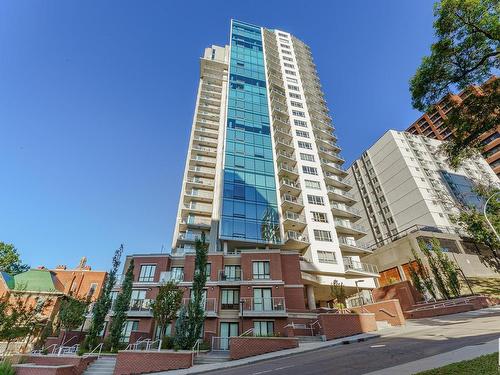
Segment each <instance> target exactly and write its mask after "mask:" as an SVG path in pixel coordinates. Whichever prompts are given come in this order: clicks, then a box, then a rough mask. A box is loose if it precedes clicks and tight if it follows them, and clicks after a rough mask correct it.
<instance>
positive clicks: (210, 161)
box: [189, 151, 217, 168]
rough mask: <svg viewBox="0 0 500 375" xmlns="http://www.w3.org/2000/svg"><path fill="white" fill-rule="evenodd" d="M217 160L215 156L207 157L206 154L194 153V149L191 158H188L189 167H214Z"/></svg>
mask: <svg viewBox="0 0 500 375" xmlns="http://www.w3.org/2000/svg"><path fill="white" fill-rule="evenodd" d="M216 162H217V159H216V158H209V157H206V156H201V155H198V154H196V151H195V152H193V153H192V155H191V159H189V165H190V166H191V167H196V166H203V167H212V168H214V167H215V164H216Z"/></svg>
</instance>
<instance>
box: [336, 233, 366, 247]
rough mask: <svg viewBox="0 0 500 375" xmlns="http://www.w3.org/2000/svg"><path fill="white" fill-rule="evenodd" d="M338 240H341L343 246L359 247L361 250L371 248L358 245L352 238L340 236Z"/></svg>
mask: <svg viewBox="0 0 500 375" xmlns="http://www.w3.org/2000/svg"><path fill="white" fill-rule="evenodd" d="M338 239H339V243H341V244H344V245H347V246H352V247H357V248H360V249H366V250H370V247H369V246H368V245H365V244H362V243H358V242H356V241H355V240H354V239H352V238H348V237H342V236H339V237H338Z"/></svg>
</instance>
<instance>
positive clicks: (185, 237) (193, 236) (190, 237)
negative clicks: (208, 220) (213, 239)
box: [178, 233, 210, 243]
mask: <svg viewBox="0 0 500 375" xmlns="http://www.w3.org/2000/svg"><path fill="white" fill-rule="evenodd" d="M178 239H179V241H184V242H196V240H201V234H198V233H179V237H178ZM205 242H207V243H208V242H210V241H209V238H208V237H205Z"/></svg>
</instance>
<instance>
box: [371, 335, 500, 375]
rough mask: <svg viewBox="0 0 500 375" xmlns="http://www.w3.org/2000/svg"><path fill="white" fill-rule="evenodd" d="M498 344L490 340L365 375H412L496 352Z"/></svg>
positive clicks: (496, 341)
mask: <svg viewBox="0 0 500 375" xmlns="http://www.w3.org/2000/svg"><path fill="white" fill-rule="evenodd" d="M499 342H500V341H499V340H492V341H489V342H486V343H484V344H481V345H472V346H466V347H464V348H460V349H457V350H452V351H450V352H446V353H442V354H438V355H433V356H432V357H427V358H423V359H419V360H418V361H413V362H408V363H405V364H403V365H400V366H394V367H389V368H385V369H383V370H379V371H374V372H369V373H367V374H365V375H412V374H415V373H418V372H420V371H426V370H431V369H433V368H437V367H442V366H446V365H449V364H450V363H455V362H460V361H466V360H468V359H474V358H477V357H480V356H482V355H485V354H491V353H495V352H498V348H499Z"/></svg>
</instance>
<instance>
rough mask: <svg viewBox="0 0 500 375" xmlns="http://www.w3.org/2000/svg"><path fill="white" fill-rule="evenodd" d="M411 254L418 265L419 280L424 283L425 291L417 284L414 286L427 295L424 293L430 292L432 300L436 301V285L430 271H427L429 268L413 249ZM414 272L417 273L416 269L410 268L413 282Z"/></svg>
mask: <svg viewBox="0 0 500 375" xmlns="http://www.w3.org/2000/svg"><path fill="white" fill-rule="evenodd" d="M411 253H412V254H413V258H414V259H415V263H417V267H416V268H417V269H416V272H417V274H418V277H419V280H421V281H422V286H423V291H421V290H419V289H418V287H417V285H415V283H414V284H413V285H414V286H415V288H416V289H417V290H418V291H419V292H420V293H422V294H425V293H424V292H425V290H426V291H427V292H429V294H430V295H431V296H432V298H434V299H436V291H435V289H434V283H433V281H432V278H431V276H430V274H429V270H428V269H427V267H425V265H424V262H422V259H421V258H420V257H419V256H418V254H417V252H416V251H415V250H414V249H413V248H412V249H411ZM412 270H413V271H415V269H414V268H413V267H411V266H410V275H411V277H412V280H413V278H414V276H413V273H412Z"/></svg>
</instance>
